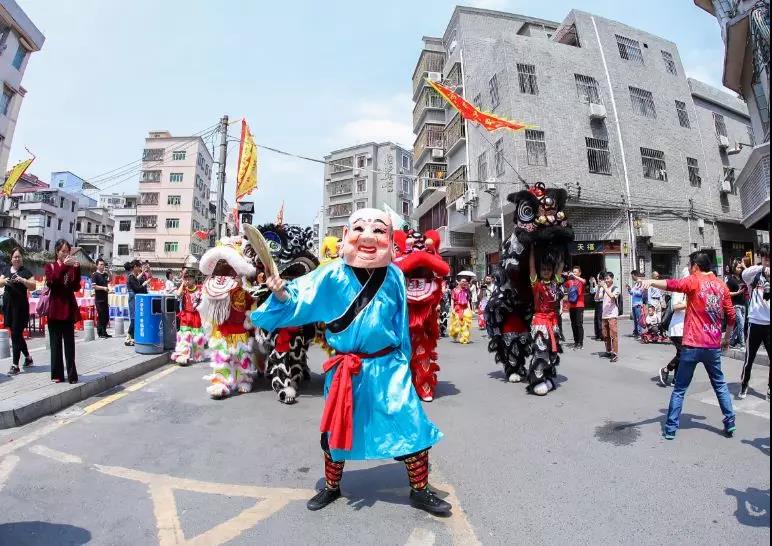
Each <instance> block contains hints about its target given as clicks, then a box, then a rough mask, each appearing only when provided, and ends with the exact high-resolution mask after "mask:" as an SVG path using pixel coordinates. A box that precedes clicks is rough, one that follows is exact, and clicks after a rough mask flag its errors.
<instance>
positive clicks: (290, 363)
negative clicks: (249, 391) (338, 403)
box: [244, 224, 319, 404]
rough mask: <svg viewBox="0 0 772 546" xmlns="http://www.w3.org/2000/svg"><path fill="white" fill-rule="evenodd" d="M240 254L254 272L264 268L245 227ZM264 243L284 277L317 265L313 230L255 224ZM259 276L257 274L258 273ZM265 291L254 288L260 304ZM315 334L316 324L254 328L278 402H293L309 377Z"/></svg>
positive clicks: (262, 369)
mask: <svg viewBox="0 0 772 546" xmlns="http://www.w3.org/2000/svg"><path fill="white" fill-rule="evenodd" d="M245 229H246V232H245V235H246V241H245V243H244V254H245V256H247V257H248V258H249V259H251V260H252V262H253V264H254V265H255V267H256V269H257V270H258V272H263V271H264V267H265V266H264V264H261V263H260V262H259V261H258V259H257V255H256V253H255V252H254V250H253V249H252V243H251V242H250V241H249V228H245ZM256 229H257V230H258V231H259V232H260V233H261V234H262V236H263V238H264V239H265V241H266V243H268V246H269V249H270V251H271V257H272V258H273V260H274V262H275V263H276V266H277V268H278V270H279V274H280V275H281V277H282V278H283V279H285V280H292V279H295V278H297V277H300V276H302V275H305V274H306V273H310V272H311V271H313V270H314V269H316V267H317V266H318V265H319V261H318V259H317V258H316V256H314V254H313V239H314V235H313V230H312V229H311V228H310V227H307V228H301V227H298V226H289V225H286V224H265V225H262V226H256ZM258 276H259V275H258ZM268 295H269V292H268V291H267V290H257V291H256V299H257V303H258V305H259V304H262V303H263V302H264V301H265V300H266V299H267V297H268ZM315 336H316V326H315V325H314V324H306V325H302V326H293V327H286V328H279V329H277V330H274V331H272V332H268V331H266V330H262V329H259V328H258V329H257V330H256V331H255V339H256V340H257V343H256V345H257V347H258V348H259V352H260V353H261V354H260V355H259V356H258V359H259V361H261V362H262V366H261V369H260V371H261V373H264V374H265V375H266V376H267V377H268V378H269V380H270V381H271V388H272V389H273V390H274V391H275V392H276V396H277V398H278V400H279V402H282V403H284V404H292V403H294V402H295V401H296V398H297V396H298V391H299V387H300V384H301V382H303V381H306V380H310V379H311V372H310V370H309V368H308V348H309V346H310V345H311V342H312V341H313V339H314V337H315Z"/></svg>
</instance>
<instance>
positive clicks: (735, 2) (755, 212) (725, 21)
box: [694, 0, 769, 231]
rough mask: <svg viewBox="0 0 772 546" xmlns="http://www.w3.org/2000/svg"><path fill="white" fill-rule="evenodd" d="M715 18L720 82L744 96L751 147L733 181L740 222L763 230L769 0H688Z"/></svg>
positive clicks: (766, 211)
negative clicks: (719, 41) (720, 52)
mask: <svg viewBox="0 0 772 546" xmlns="http://www.w3.org/2000/svg"><path fill="white" fill-rule="evenodd" d="M694 3H695V5H697V6H699V7H700V8H702V9H704V10H705V11H707V12H708V13H710V14H711V15H713V16H714V17H715V18H716V19H717V20H718V24H719V27H720V28H721V38H722V39H723V41H724V44H725V53H724V74H723V83H724V85H725V86H726V87H728V88H729V89H731V90H733V91H736V92H737V93H739V94H740V95H741V96H742V97H743V98H744V99H745V101H746V103H747V105H748V110H749V112H750V116H751V125H752V127H753V131H752V134H750V135H749V138H748V139H747V140H746V141H744V142H742V143H740V144H741V145H740V146H739V147H740V148H745V147H747V148H752V150H751V153H750V156H749V157H748V160H747V162H746V164H745V167H744V168H743V169H742V171H741V172H739V173H738V175H737V180H736V185H737V188H738V192H739V194H740V201H741V203H742V211H743V224H744V225H745V226H747V227H753V228H756V229H763V230H767V231H768V230H769V0H762V1H759V0H694Z"/></svg>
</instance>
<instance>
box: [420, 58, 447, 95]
mask: <svg viewBox="0 0 772 546" xmlns="http://www.w3.org/2000/svg"><path fill="white" fill-rule="evenodd" d="M444 65H445V54H444V53H442V52H440V51H428V50H426V49H425V50H423V51H422V52H421V57H420V59H418V65H417V66H416V69H415V72H414V73H413V94H415V92H416V91H417V90H418V88H419V87H420V86H422V85H424V78H425V77H426V74H427V73H428V72H442V67H443V66H444Z"/></svg>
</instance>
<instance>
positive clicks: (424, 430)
mask: <svg viewBox="0 0 772 546" xmlns="http://www.w3.org/2000/svg"><path fill="white" fill-rule="evenodd" d="M392 248H393V246H392V226H391V221H390V218H389V216H388V215H387V214H385V213H383V212H382V211H378V210H375V209H362V210H360V211H357V212H356V213H355V214H354V215H353V216H352V217H351V219H350V220H349V225H348V227H347V228H346V229H344V246H343V252H342V253H343V258H344V259H343V260H337V261H335V262H332V263H330V264H329V265H327V266H326V267H322V268H319V269H316V270H315V271H313V272H311V273H309V274H308V275H305V276H303V277H300V278H298V279H296V280H294V281H291V282H289V283H285V282H284V281H283V280H281V279H280V278H278V277H275V278H270V279H269V280H268V286H269V288H271V290H272V291H273V295H272V296H271V297H270V298H269V299H268V301H266V302H265V303H264V304H263V305H262V306H261V307H260V308H259V309H258V310H257V311H255V312H254V313H253V314H252V322H253V323H254V324H255V325H256V326H259V327H260V328H263V329H265V330H268V331H272V330H275V329H277V328H283V327H289V326H300V325H303V324H309V323H316V322H324V323H326V325H327V328H326V333H325V336H326V340H327V343H328V344H329V346H330V347H331V348H332V349H334V350H335V353H336V355H335V356H333V357H332V358H331V359H330V360H328V361H327V362H326V363H325V366H324V369H325V371H328V372H329V373H327V376H326V378H325V387H324V393H325V398H326V402H325V410H324V415H323V416H322V425H321V430H322V439H321V444H322V450H323V451H324V455H325V478H326V487H325V488H324V489H323V490H322V491H320V492H319V493H318V494H317V495H316V496H314V497H313V498H312V499H311V500H310V501H309V502H308V508H309V509H311V510H318V509H320V508H323V507H324V506H327V505H328V504H329V503H330V502H332V501H334V500H335V499H337V498H338V497H340V495H341V493H340V487H339V485H340V479H341V476H342V472H343V465H344V461H345V460H363V459H386V458H396V459H398V460H403V461H404V462H405V464H406V465H407V470H408V477H409V479H410V485H411V492H410V500H411V504H412V505H413V506H415V507H416V508H420V509H423V510H426V511H428V512H431V513H435V514H447V513H448V512H449V511H450V508H451V506H450V504H448V503H447V502H445V501H443V500H441V499H439V498H438V497H437V496H436V495H435V494H434V493H433V492H432V491H431V490H430V489H429V487H428V474H429V460H428V450H429V448H430V447H431V446H433V445H434V444H435V443H436V442H437V441H438V440H439V439H440V438H441V437H442V433H441V432H440V431H439V429H437V427H436V426H435V425H434V424H433V423H432V422H431V421H429V419H428V418H427V417H426V414H425V413H424V410H423V407H422V405H421V401H420V399H419V398H418V395H417V394H416V392H415V389H414V388H413V385H412V382H411V373H410V365H409V361H410V332H409V329H408V328H409V323H408V315H407V299H406V293H405V278H404V276H403V274H402V272H401V271H400V270H399V268H398V267H396V266H395V265H393V264H391V263H390V261H391V252H392Z"/></svg>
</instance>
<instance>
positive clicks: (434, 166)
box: [418, 163, 447, 193]
mask: <svg viewBox="0 0 772 546" xmlns="http://www.w3.org/2000/svg"><path fill="white" fill-rule="evenodd" d="M446 169H447V166H446V165H441V164H438V163H427V164H426V165H424V166H423V168H422V169H421V171H420V172H419V173H418V180H419V182H420V183H421V193H423V192H425V191H426V190H430V189H436V188H442V187H445V184H446V182H445V175H446V174H447V172H446Z"/></svg>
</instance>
